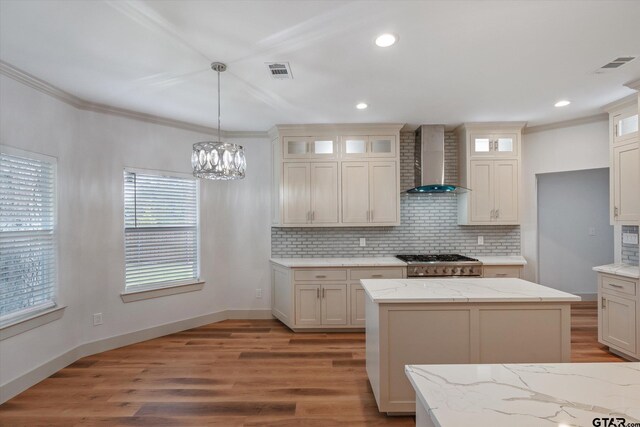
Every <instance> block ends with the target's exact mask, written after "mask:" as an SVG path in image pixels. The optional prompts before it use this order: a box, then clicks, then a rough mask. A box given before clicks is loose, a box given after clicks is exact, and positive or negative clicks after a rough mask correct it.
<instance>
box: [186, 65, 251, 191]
mask: <svg viewBox="0 0 640 427" xmlns="http://www.w3.org/2000/svg"><path fill="white" fill-rule="evenodd" d="M211 69H213V70H214V71H216V72H217V73H218V140H217V141H203V142H197V143H195V144H193V153H192V154H191V166H192V167H193V175H194V176H196V177H198V178H205V179H214V180H230V179H242V178H244V173H245V169H246V167H247V162H246V159H245V157H244V149H243V148H242V146H240V145H236V144H229V143H226V142H222V140H221V139H220V73H221V72H223V71H225V70H226V69H227V66H226V65H225V64H223V63H222V62H213V63H212V64H211Z"/></svg>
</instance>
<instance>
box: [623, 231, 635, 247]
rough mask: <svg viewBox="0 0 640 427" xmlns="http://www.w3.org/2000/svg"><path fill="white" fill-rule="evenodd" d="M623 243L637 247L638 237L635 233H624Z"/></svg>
mask: <svg viewBox="0 0 640 427" xmlns="http://www.w3.org/2000/svg"><path fill="white" fill-rule="evenodd" d="M622 243H624V244H625V245H637V244H638V235H637V234H635V233H622Z"/></svg>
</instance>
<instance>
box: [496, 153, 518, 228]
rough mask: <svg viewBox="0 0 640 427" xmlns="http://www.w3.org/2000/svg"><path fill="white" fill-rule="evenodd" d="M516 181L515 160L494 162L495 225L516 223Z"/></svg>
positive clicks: (516, 163)
mask: <svg viewBox="0 0 640 427" xmlns="http://www.w3.org/2000/svg"><path fill="white" fill-rule="evenodd" d="M518 179H519V175H518V161H517V160H496V161H494V163H493V187H494V193H495V202H494V208H495V211H494V219H495V220H496V222H497V223H514V222H518Z"/></svg>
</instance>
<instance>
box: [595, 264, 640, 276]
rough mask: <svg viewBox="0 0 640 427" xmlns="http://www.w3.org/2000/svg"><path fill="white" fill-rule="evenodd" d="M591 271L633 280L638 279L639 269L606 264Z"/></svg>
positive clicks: (625, 265) (631, 266)
mask: <svg viewBox="0 0 640 427" xmlns="http://www.w3.org/2000/svg"><path fill="white" fill-rule="evenodd" d="M593 270H594V271H597V272H600V273H609V274H615V275H616V276H624V277H631V278H633V279H638V278H640V268H639V267H638V266H637V265H629V264H607V265H599V266H597V267H593Z"/></svg>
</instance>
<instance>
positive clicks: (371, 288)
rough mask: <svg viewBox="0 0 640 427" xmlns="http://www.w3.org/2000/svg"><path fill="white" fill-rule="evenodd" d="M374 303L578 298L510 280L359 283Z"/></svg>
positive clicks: (518, 300)
mask: <svg viewBox="0 0 640 427" xmlns="http://www.w3.org/2000/svg"><path fill="white" fill-rule="evenodd" d="M360 282H361V283H362V286H363V287H364V289H365V291H366V293H367V295H368V296H369V297H370V298H371V300H372V301H374V302H375V303H420V302H536V301H580V297H578V296H576V295H572V294H568V293H566V292H562V291H558V290H556V289H552V288H548V287H546V286H542V285H537V284H535V283H532V282H527V281H526V280H522V279H514V278H464V279H463V278H455V279H445V278H433V279H375V280H370V279H367V280H361V281H360Z"/></svg>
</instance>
